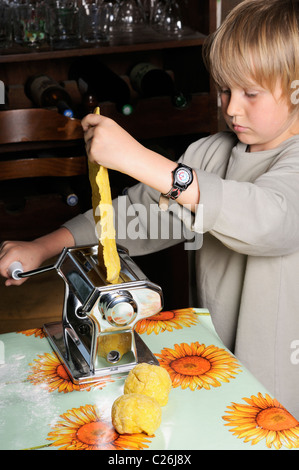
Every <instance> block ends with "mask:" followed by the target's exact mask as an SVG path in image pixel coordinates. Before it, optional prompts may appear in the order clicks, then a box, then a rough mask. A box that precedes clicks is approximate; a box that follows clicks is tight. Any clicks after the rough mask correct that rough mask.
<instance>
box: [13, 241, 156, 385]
mask: <svg viewBox="0 0 299 470" xmlns="http://www.w3.org/2000/svg"><path fill="white" fill-rule="evenodd" d="M98 249H99V247H98V245H88V246H81V247H72V248H65V249H64V250H63V251H62V253H61V255H60V257H59V258H58V260H57V262H56V264H55V265H53V266H46V267H42V268H38V269H36V270H33V271H28V272H22V269H18V266H14V267H12V268H11V269H13V275H12V277H14V278H15V279H18V278H21V277H30V276H32V275H34V274H37V273H41V272H45V271H48V270H50V269H56V270H57V273H58V274H59V275H60V276H61V277H62V279H63V280H64V282H65V296H64V305H63V312H62V321H60V322H52V323H47V324H45V325H44V327H43V328H44V331H45V333H46V336H47V338H48V340H49V342H50V344H51V346H52V348H53V350H54V351H55V352H56V354H57V355H58V357H59V359H60V360H61V362H62V363H63V364H64V366H65V368H66V370H67V371H68V373H69V375H70V377H71V379H72V381H73V382H74V383H77V384H84V383H89V382H93V381H96V380H97V379H98V378H99V377H101V376H104V375H110V374H116V373H122V372H127V371H129V370H130V369H132V368H133V367H134V366H135V365H136V364H138V363H140V362H147V363H150V364H156V365H158V364H159V363H158V361H157V359H156V358H155V356H154V355H153V354H152V352H151V351H150V350H149V348H148V347H147V346H146V344H145V343H144V342H143V340H142V339H141V338H140V336H139V335H138V334H137V333H136V332H135V331H134V327H135V325H136V323H137V322H138V321H139V320H142V319H144V318H146V317H150V316H152V315H154V314H156V313H158V312H159V311H160V310H161V309H162V307H163V295H162V290H161V288H160V287H159V286H158V285H156V284H154V283H152V282H150V281H149V280H148V279H147V277H146V276H145V275H144V274H143V273H142V271H141V270H140V269H139V268H138V266H137V265H136V264H135V262H134V261H133V260H132V259H131V258H130V257H129V254H128V252H127V251H126V250H125V249H124V248H122V247H118V254H119V257H120V262H121V272H120V276H119V282H118V283H117V284H109V283H106V282H105V267H104V265H101V261H99V258H100V257H98Z"/></svg>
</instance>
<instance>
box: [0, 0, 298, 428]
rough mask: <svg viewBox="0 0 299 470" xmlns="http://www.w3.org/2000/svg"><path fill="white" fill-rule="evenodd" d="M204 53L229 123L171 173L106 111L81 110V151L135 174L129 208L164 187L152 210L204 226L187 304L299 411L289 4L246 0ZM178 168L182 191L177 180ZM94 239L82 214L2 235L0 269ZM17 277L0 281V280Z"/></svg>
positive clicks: (294, 66)
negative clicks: (40, 229) (18, 235)
mask: <svg viewBox="0 0 299 470" xmlns="http://www.w3.org/2000/svg"><path fill="white" fill-rule="evenodd" d="M205 57H206V62H207V64H208V67H209V70H210V72H211V74H212V77H213V78H214V80H215V82H216V85H217V87H218V89H219V93H220V97H221V107H222V112H223V115H224V118H225V121H226V123H227V125H228V127H229V129H230V131H228V132H221V133H218V134H216V135H214V136H210V137H207V138H204V139H201V140H199V141H197V142H195V143H194V144H192V145H191V146H190V147H189V148H188V149H187V150H186V152H185V154H184V155H183V156H182V158H181V160H180V162H182V163H183V164H184V165H186V166H187V168H185V167H183V168H180V170H179V171H176V172H175V174H173V171H174V170H175V169H176V168H177V166H178V164H177V163H174V162H172V161H170V160H168V159H166V158H164V157H162V156H160V155H158V154H156V153H154V152H152V151H150V150H148V149H146V148H144V147H143V146H142V145H140V144H139V143H138V142H136V141H135V140H134V139H133V138H132V137H131V136H129V135H128V134H127V133H126V132H125V131H124V130H123V129H122V128H120V127H119V126H118V125H117V124H116V123H115V122H113V121H112V120H110V119H108V118H105V117H103V116H97V115H88V116H86V117H85V118H84V119H83V121H82V126H83V129H84V132H85V142H86V149H87V152H88V156H89V159H90V160H91V161H96V162H98V163H99V164H101V165H104V166H106V167H108V168H111V169H114V170H117V171H120V172H123V173H127V174H129V175H130V176H132V177H133V178H136V179H137V180H138V181H140V182H141V184H138V185H137V186H135V187H133V188H131V189H129V190H128V194H127V196H125V202H126V204H127V206H128V207H131V209H132V204H139V205H140V204H142V207H147V208H149V207H150V205H151V204H155V207H156V208H157V206H158V203H159V200H160V194H161V193H162V194H164V195H166V196H164V200H163V201H164V202H165V198H166V200H167V199H169V196H172V197H174V198H176V199H170V201H169V209H168V211H161V212H160V217H161V219H162V223H163V220H164V221H169V220H171V221H172V220H176V221H180V220H182V222H181V223H182V224H185V225H186V224H187V225H188V229H189V230H191V231H194V233H196V232H200V233H203V244H202V247H201V248H200V249H196V250H190V251H189V252H188V254H189V256H190V261H191V263H190V267H191V266H192V277H191V282H192V286H191V287H192V292H193V298H192V299H191V305H194V306H197V307H206V308H208V309H209V310H210V312H211V316H212V319H213V322H214V325H215V328H216V331H217V332H218V334H219V336H220V337H221V339H222V341H223V342H224V344H225V345H226V346H227V347H228V348H229V349H230V350H231V351H233V352H234V353H235V355H236V356H237V357H238V358H239V359H240V361H241V362H242V363H243V364H244V365H245V366H247V367H248V369H249V370H250V371H251V372H252V373H253V374H254V375H255V376H256V377H257V378H258V379H259V380H260V381H261V382H262V383H263V384H264V385H265V386H266V387H267V388H268V390H269V391H270V392H271V393H272V394H273V395H274V396H275V398H277V399H278V400H279V401H280V402H281V403H282V404H283V405H284V406H285V407H286V408H287V409H288V410H289V411H290V412H292V413H293V415H294V416H295V417H296V418H297V419H299V400H298V394H299V346H298V345H299V318H298V315H299V288H298V286H299V204H298V197H299V108H298V101H299V99H298V96H299V93H298V92H297V90H298V88H299V82H298V80H299V14H298V6H296V2H294V1H292V0H264V1H261V0H248V1H245V2H242V3H241V4H239V5H238V6H237V7H236V8H235V9H234V10H233V11H232V12H231V13H230V14H229V15H228V17H227V18H226V19H225V20H224V22H223V24H222V25H221V27H220V28H219V29H218V30H217V32H216V33H215V34H213V35H212V36H211V38H209V40H208V41H207V44H206V47H205ZM180 177H182V178H183V180H184V182H185V183H186V186H187V188H186V189H184V190H181V189H179V190H177V189H176V188H175V187H173V183H174V181H173V180H174V178H180ZM192 177H193V178H192ZM184 206H187V207H188V214H189V215H190V217H186V212H185V211H184V210H182V209H183V208H184ZM139 207H140V206H139ZM114 208H115V211H116V222H117V223H118V226H117V227H116V228H117V233H119V232H120V231H121V229H123V226H124V224H125V223H126V224H128V212H127V211H126V210H119V202H118V201H114ZM202 209H203V218H201V217H200V214H201V211H202ZM141 212H142V211H141ZM148 212H149V211H147V213H146V215H139V218H140V220H139V222H140V224H142V226H143V227H145V228H146V227H147V229H148V230H149V229H150V224H149V222H148V220H147V218H146V217H149V214H148ZM170 213H171V217H170V216H169V214H170ZM132 217H137V213H136V214H134V213H133V216H132ZM165 223H166V222H165ZM178 241H179V240H175V237H171V236H170V237H169V239H163V238H161V239H155V237H152V238H151V237H150V236H148V237H147V238H142V239H137V240H136V239H134V240H131V239H130V237H129V236H128V237H127V239H126V240H123V239H120V237H119V242H120V244H122V245H125V246H127V247H128V249H129V252H130V255H131V256H136V255H139V254H144V253H149V252H152V251H156V250H160V249H162V248H165V247H166V246H170V245H171V244H174V243H177V242H178ZM96 242H97V238H96V235H95V227H94V222H93V217H92V214H91V212H88V213H86V214H82V215H80V216H78V217H77V218H75V219H73V220H71V221H69V222H67V223H66V224H65V225H64V227H62V228H60V229H59V230H58V231H56V232H54V233H52V234H49V235H47V236H45V237H42V238H40V239H38V240H35V241H33V242H26V243H25V242H4V243H3V244H2V249H1V250H0V274H1V275H2V276H5V277H8V273H7V269H8V266H9V265H10V264H11V263H12V262H13V261H15V260H20V261H21V262H22V263H23V266H24V269H25V270H29V269H33V268H35V267H37V266H38V265H39V264H40V263H41V262H43V261H44V260H45V259H47V258H49V257H51V256H53V255H56V254H58V253H60V251H61V250H62V249H63V247H64V246H71V245H74V244H76V245H82V244H86V243H96ZM190 269H191V268H190ZM21 282H23V281H13V280H11V279H8V280H7V281H6V284H7V285H13V284H20V283H21ZM296 348H297V351H298V353H296Z"/></svg>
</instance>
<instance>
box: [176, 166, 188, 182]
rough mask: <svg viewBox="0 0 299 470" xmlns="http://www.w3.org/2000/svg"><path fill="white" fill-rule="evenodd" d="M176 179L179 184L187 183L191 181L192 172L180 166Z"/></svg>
mask: <svg viewBox="0 0 299 470" xmlns="http://www.w3.org/2000/svg"><path fill="white" fill-rule="evenodd" d="M176 179H177V181H178V183H179V184H183V185H184V184H187V183H188V182H189V181H190V179H191V178H190V174H189V172H188V171H187V170H185V169H184V168H180V169H179V170H178V171H177V172H176Z"/></svg>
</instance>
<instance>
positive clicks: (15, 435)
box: [0, 308, 299, 451]
mask: <svg viewBox="0 0 299 470" xmlns="http://www.w3.org/2000/svg"><path fill="white" fill-rule="evenodd" d="M136 331H137V332H138V333H139V334H140V335H141V337H142V339H143V340H144V342H145V343H146V344H147V345H148V347H149V348H150V349H151V351H152V352H153V353H154V354H155V355H156V357H157V358H158V360H159V362H160V365H161V367H164V368H165V369H167V371H168V372H169V374H170V377H171V380H172V384H173V387H172V390H171V392H170V395H169V401H168V403H167V405H166V406H164V407H163V408H162V423H161V426H160V427H159V429H158V430H157V431H156V433H155V435H154V436H147V435H146V434H142V433H140V434H122V435H121V434H118V433H117V432H116V430H115V429H114V428H113V426H112V424H111V417H110V413H111V406H112V404H113V402H114V400H115V399H116V398H117V397H118V396H120V395H122V394H123V385H124V380H125V376H124V375H113V376H107V377H103V378H102V379H100V380H99V381H98V382H96V383H95V384H92V385H90V384H89V385H81V386H76V385H73V384H72V382H71V381H70V380H69V377H68V375H67V373H66V371H65V369H64V367H63V366H62V365H61V364H60V362H59V360H58V359H57V357H56V355H55V354H54V352H53V351H52V349H51V347H50V345H49V343H48V341H47V339H46V338H45V337H44V334H43V330H42V329H34V330H26V331H22V332H19V333H8V334H3V335H0V448H1V449H13V450H18V449H51V450H52V449H53V450H58V449H66V450H80V449H87V450H93V449H99V450H100V449H105V450H116V451H118V450H135V451H137V450H142V449H144V450H146V449H149V450H163V449H167V450H195V449H204V450H211V449H213V450H215V449H216V450H221V449H231V450H237V449H241V450H276V449H281V450H283V449H295V448H299V423H298V421H297V420H295V418H293V417H292V416H291V415H290V413H288V411H287V410H286V409H285V408H284V407H283V406H281V405H280V404H279V402H278V401H277V400H275V398H273V397H272V396H271V395H270V394H269V393H268V392H267V390H265V389H264V387H263V386H262V385H261V384H260V383H259V382H258V381H257V380H256V379H255V378H254V377H253V376H252V375H251V374H250V373H249V372H248V371H247V370H246V369H245V368H244V367H243V366H242V364H240V363H239V362H238V361H237V359H236V358H235V357H234V356H233V355H232V354H231V352H230V351H228V350H227V349H226V348H225V347H224V346H223V344H222V342H221V341H220V339H219V337H218V336H217V334H216V332H215V330H214V327H213V325H212V321H211V317H210V315H209V312H208V311H207V310H203V309H192V308H188V309H181V310H172V311H163V312H160V313H159V314H157V315H155V316H153V317H150V318H147V319H145V320H141V321H140V322H139V323H138V324H137V325H136Z"/></svg>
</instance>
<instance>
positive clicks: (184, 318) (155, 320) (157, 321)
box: [135, 308, 198, 335]
mask: <svg viewBox="0 0 299 470" xmlns="http://www.w3.org/2000/svg"><path fill="white" fill-rule="evenodd" d="M196 323H198V316H197V315H196V313H195V311H194V309H193V308H185V309H180V310H165V311H162V312H159V313H157V314H156V315H152V316H151V317H147V318H144V319H142V320H140V321H139V322H137V323H136V326H135V331H136V332H137V333H140V334H142V333H147V334H148V335H149V334H151V333H152V332H154V333H155V334H156V335H157V334H158V333H163V332H164V331H173V329H176V330H178V329H181V328H183V327H184V326H187V327H190V326H192V325H196Z"/></svg>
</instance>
